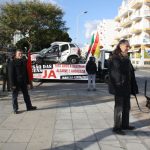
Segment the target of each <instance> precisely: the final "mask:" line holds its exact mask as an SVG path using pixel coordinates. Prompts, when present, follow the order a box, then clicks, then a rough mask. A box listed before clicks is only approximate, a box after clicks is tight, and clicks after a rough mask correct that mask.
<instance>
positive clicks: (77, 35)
mask: <svg viewBox="0 0 150 150" xmlns="http://www.w3.org/2000/svg"><path fill="white" fill-rule="evenodd" d="M86 13H87V11H84V12H81V13H80V14H79V15H78V16H77V18H76V23H77V29H76V30H77V31H76V42H77V43H78V42H79V41H78V40H79V18H80V16H82V15H83V14H86Z"/></svg>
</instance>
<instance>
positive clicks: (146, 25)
mask: <svg viewBox="0 0 150 150" xmlns="http://www.w3.org/2000/svg"><path fill="white" fill-rule="evenodd" d="M143 31H145V32H148V33H150V22H146V23H144V26H143Z"/></svg>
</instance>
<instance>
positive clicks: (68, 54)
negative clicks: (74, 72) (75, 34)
mask: <svg viewBox="0 0 150 150" xmlns="http://www.w3.org/2000/svg"><path fill="white" fill-rule="evenodd" d="M80 58H81V51H80V48H79V47H78V46H77V45H76V44H74V43H70V42H54V43H52V44H51V46H50V47H49V48H45V49H43V50H41V51H40V52H39V53H38V54H33V56H32V57H31V60H32V62H36V63H38V64H41V63H43V62H52V63H58V62H60V63H70V64H77V63H78V62H79V60H80Z"/></svg>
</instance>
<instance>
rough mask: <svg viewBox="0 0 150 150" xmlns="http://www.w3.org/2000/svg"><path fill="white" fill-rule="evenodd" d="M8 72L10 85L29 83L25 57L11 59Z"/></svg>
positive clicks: (17, 85)
mask: <svg viewBox="0 0 150 150" xmlns="http://www.w3.org/2000/svg"><path fill="white" fill-rule="evenodd" d="M8 74H9V80H10V86H11V87H13V86H16V87H19V86H20V85H27V84H29V78H28V72H27V61H26V60H25V59H14V60H11V61H10V63H9V69H8Z"/></svg>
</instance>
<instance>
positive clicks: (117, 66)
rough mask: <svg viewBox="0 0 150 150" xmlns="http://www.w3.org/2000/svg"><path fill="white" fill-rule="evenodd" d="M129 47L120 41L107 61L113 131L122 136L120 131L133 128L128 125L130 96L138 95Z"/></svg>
mask: <svg viewBox="0 0 150 150" xmlns="http://www.w3.org/2000/svg"><path fill="white" fill-rule="evenodd" d="M129 47H130V46H129V42H128V41H127V40H121V41H120V42H119V43H118V45H117V47H116V49H115V50H114V52H113V54H112V56H111V57H110V60H109V78H110V82H109V92H110V94H113V95H114V96H115V108H114V128H113V131H114V132H115V133H117V134H122V135H124V134H125V133H124V131H122V130H133V129H134V128H135V127H133V126H130V125H129V112H130V95H131V94H133V95H135V94H137V93H138V87H137V83H136V80H135V74H134V69H133V66H132V64H131V62H130V59H129V57H128V50H129Z"/></svg>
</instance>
